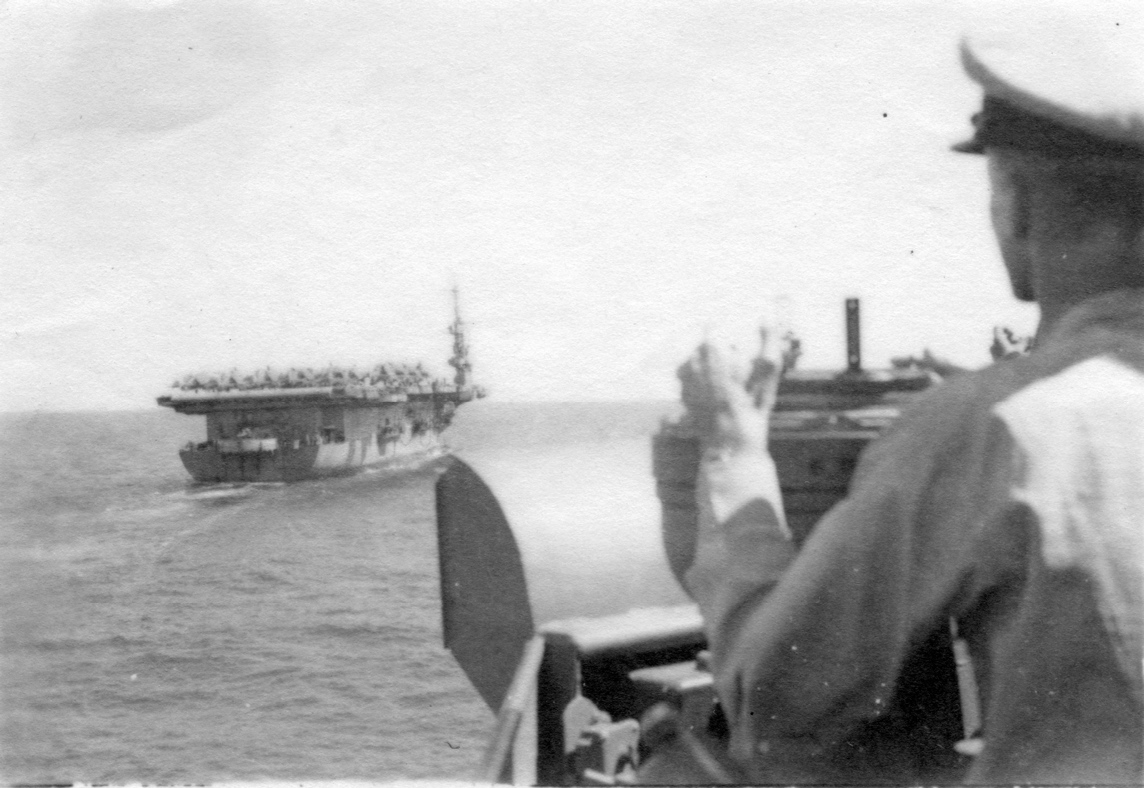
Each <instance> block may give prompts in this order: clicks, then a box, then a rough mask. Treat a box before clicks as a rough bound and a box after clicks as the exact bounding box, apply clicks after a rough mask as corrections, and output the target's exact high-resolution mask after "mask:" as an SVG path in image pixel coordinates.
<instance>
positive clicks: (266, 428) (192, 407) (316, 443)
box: [158, 288, 485, 482]
mask: <svg viewBox="0 0 1144 788" xmlns="http://www.w3.org/2000/svg"><path fill="white" fill-rule="evenodd" d="M453 298H454V304H453V305H454V319H453V323H452V325H450V326H449V333H450V334H452V336H453V355H452V357H451V358H450V359H449V364H450V366H452V367H453V369H454V370H455V374H454V376H453V380H452V382H449V381H447V380H443V379H434V378H432V377H431V376H430V375H429V373H428V372H426V371H425V369H424V368H423V367H422V365H421V364H420V363H418V364H415V365H412V366H409V365H404V364H390V363H383V364H378V365H376V366H375V367H373V368H372V369H370V370H368V371H365V372H360V371H358V370H355V369H341V368H335V367H329V368H327V369H324V370H320V371H317V372H315V371H313V370H297V369H291V370H290V371H289V372H286V373H281V374H274V373H273V372H271V371H270V370H265V371H262V372H259V373H257V374H255V375H246V376H239V375H238V374H237V373H235V372H232V373H227V374H223V375H213V376H205V375H204V376H188V377H187V378H185V379H184V380H183V381H181V382H179V383H177V384H176V385H175V387H174V391H172V392H171V393H169V394H165V395H163V396H161V397H159V398H158V402H159V404H160V405H162V406H164V407H168V408H172V409H174V410H176V411H178V412H179V413H187V414H190V415H205V416H206V417H207V439H206V440H205V441H203V442H201V443H190V444H188V445H187V446H185V447H184V448H183V449H182V450H181V451H180V452H179V457H180V458H181V459H182V461H183V465H185V466H186V468H187V470H188V471H189V472H190V474H191V476H193V477H194V479H195V481H197V482H282V481H295V480H298V479H306V478H312V477H316V476H329V475H336V474H342V473H350V472H353V471H355V470H359V469H361V468H363V467H365V466H374V465H387V464H399V463H411V462H417V461H420V460H427V459H431V458H433V457H435V456H437V455H439V454H441V453H442V451H443V448H442V445H441V433H442V432H444V430H445V428H446V427H448V426H449V424H450V423H451V421H452V419H453V415H454V413H455V412H456V409H457V407H458V406H459V405H461V404H463V403H465V402H469V401H470V400H473V399H476V398H478V397H483V396H485V392H484V390H483V389H481V387H479V386H474V385H473V384H472V383H471V382H470V374H471V369H472V365H471V363H470V361H469V347H468V344H467V342H466V340H465V324H464V322H463V321H462V320H461V314H460V308H459V306H458V303H457V291H456V289H455V288H454V290H453Z"/></svg>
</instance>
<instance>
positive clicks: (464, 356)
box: [449, 286, 473, 388]
mask: <svg viewBox="0 0 1144 788" xmlns="http://www.w3.org/2000/svg"><path fill="white" fill-rule="evenodd" d="M449 333H450V334H452V335H453V355H452V357H451V358H450V359H449V366H451V367H452V368H453V369H455V370H456V371H457V373H456V374H455V375H454V376H453V382H454V383H456V384H457V388H464V387H465V386H466V385H468V382H469V373H470V372H471V371H472V369H473V365H472V363H471V362H470V361H469V343H468V342H466V341H465V321H463V320H461V299H460V293H459V291H458V289H457V287H456V286H454V287H453V324H452V325H450V326H449Z"/></svg>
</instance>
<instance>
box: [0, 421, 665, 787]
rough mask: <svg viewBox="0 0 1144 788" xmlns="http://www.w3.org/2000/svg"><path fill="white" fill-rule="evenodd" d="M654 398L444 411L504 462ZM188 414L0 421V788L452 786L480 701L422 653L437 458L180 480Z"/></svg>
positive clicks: (447, 662)
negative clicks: (307, 476) (444, 782)
mask: <svg viewBox="0 0 1144 788" xmlns="http://www.w3.org/2000/svg"><path fill="white" fill-rule="evenodd" d="M673 411H674V408H673V407H672V406H671V405H670V404H668V403H610V404H574V405H562V404H549V403H546V404H515V403H496V402H487V401H486V402H478V403H472V404H470V405H467V406H465V407H464V408H462V409H461V410H460V412H459V414H458V418H457V422H456V423H455V425H454V426H453V427H452V428H451V429H450V431H449V433H447V439H448V442H449V444H450V445H451V446H453V447H454V448H456V449H457V450H458V451H459V452H460V453H461V454H463V453H464V452H465V450H466V449H470V450H473V449H480V450H494V451H496V452H497V453H498V454H499V455H500V456H501V457H504V456H510V457H511V456H512V453H513V452H514V451H516V450H521V451H522V452H523V451H526V450H528V449H530V448H534V447H536V446H538V445H547V446H549V447H553V448H554V449H555V450H557V451H559V447H560V446H562V445H567V446H569V447H572V446H577V447H580V448H581V449H582V448H583V445H584V444H585V443H607V442H611V441H620V440H631V439H632V438H633V437H638V436H644V435H650V434H651V433H652V432H653V431H654V430H655V428H656V426H657V425H658V423H659V420H660V418H661V417H662V416H664V415H665V414H669V413H672V412H673ZM203 431H204V426H203V423H202V419H201V418H195V417H187V416H180V415H178V414H174V413H171V412H168V411H165V410H161V409H158V408H156V409H155V410H150V411H139V412H115V413H95V412H92V413H43V414H39V413H37V414H0V448H2V449H3V451H2V454H0V473H2V474H3V479H4V480H5V485H4V488H5V493H4V495H3V500H2V501H0V781H2V782H4V783H40V784H42V783H69V782H76V781H82V782H93V783H114V784H123V783H138V782H142V783H168V784H170V783H179V784H186V783H208V782H219V781H225V780H230V781H233V780H243V781H246V780H274V781H283V780H302V779H305V780H331V779H353V780H394V779H402V778H409V779H424V778H430V779H464V778H467V777H468V776H469V775H470V774H471V773H472V772H473V770H474V769H475V768H476V766H477V764H478V763H479V761H480V757H481V754H482V751H483V748H484V746H485V743H486V738H487V735H488V733H489V731H490V730H491V725H492V722H493V717H494V715H493V713H492V711H491V710H489V709H488V708H487V707H486V706H485V705H484V703H483V702H482V701H481V700H480V698H479V697H478V695H477V693H476V691H475V690H473V689H472V687H470V686H469V684H468V682H467V680H466V679H465V677H464V675H463V674H462V673H461V671H460V669H459V668H458V667H457V665H456V663H455V662H454V661H453V659H452V657H451V655H450V654H449V652H448V651H446V650H445V649H444V647H443V646H442V644H441V626H440V613H439V592H438V585H437V584H438V576H437V554H436V532H435V530H434V508H433V483H434V481H435V479H436V474H437V472H438V470H439V463H438V464H434V465H432V466H430V467H425V468H420V469H405V470H399V471H386V472H376V471H375V472H371V471H366V472H363V473H360V474H357V475H355V476H352V477H345V478H338V479H327V480H315V481H307V482H299V483H295V484H290V485H246V486H226V485H213V486H198V485H194V484H191V483H190V481H189V477H188V476H187V475H186V473H185V471H184V470H183V468H182V465H181V464H180V462H179V459H178V456H177V448H178V447H179V446H180V445H182V444H183V443H185V442H186V441H187V440H191V439H201V434H202V432H203Z"/></svg>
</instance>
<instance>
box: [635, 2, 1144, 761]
mask: <svg viewBox="0 0 1144 788" xmlns="http://www.w3.org/2000/svg"><path fill="white" fill-rule="evenodd" d="M1122 21H1125V22H1126V21H1127V20H1116V19H1108V20H1107V22H1106V23H1105V24H1104V25H1103V27H1102V29H1101V30H1099V31H1098V32H1097V35H1095V36H1093V37H1090V38H1087V39H1086V38H1085V36H1084V35H1083V34H1074V33H1075V31H1068V35H1066V36H1065V37H1064V39H1063V40H1055V39H1050V37H1048V36H1046V35H1045V31H1041V30H1029V31H1027V32H1028V36H1027V37H1025V38H1023V37H1022V36H1021V35H1019V34H1017V35H1011V36H1008V37H1000V38H994V39H986V38H977V39H975V38H969V39H967V40H966V41H965V42H964V43H963V46H962V53H961V54H962V61H963V63H964V66H965V69H966V71H967V72H968V74H969V76H970V77H971V78H972V79H973V80H975V81H976V82H977V83H979V84H980V86H981V87H982V88H983V90H984V103H983V107H982V110H981V112H980V113H979V114H978V115H977V116H975V118H974V125H975V128H976V132H975V134H974V136H973V138H972V139H971V140H970V141H968V142H967V143H964V144H962V145H960V146H958V148H957V149H958V150H961V151H964V152H967V153H974V154H980V155H984V157H985V159H986V161H987V165H988V172H989V182H990V185H991V190H992V198H991V213H992V219H993V225H994V229H995V233H996V237H997V240H998V243H999V245H1000V250H1001V256H1002V258H1003V261H1004V264H1005V267H1006V269H1007V271H1008V274H1009V279H1010V282H1011V284H1012V289H1013V292H1014V293H1015V295H1016V296H1017V297H1018V298H1019V299H1022V300H1026V301H1035V302H1036V303H1037V304H1038V305H1039V308H1040V313H1041V318H1040V324H1039V328H1038V331H1037V336H1036V341H1035V347H1034V349H1033V351H1032V352H1031V353H1030V354H1028V355H1027V356H1023V357H1020V358H1016V359H1006V360H1003V361H1001V362H999V363H996V364H994V365H993V366H991V367H988V368H986V369H984V370H981V371H979V372H975V373H967V374H964V375H960V376H958V377H956V378H954V379H950V380H949V381H948V382H947V383H945V384H943V385H942V386H940V387H939V388H938V389H937V390H935V391H934V392H933V393H932V394H928V395H926V396H925V397H924V398H922V400H921V401H920V402H919V403H918V404H917V406H916V407H914V408H912V409H911V411H910V412H908V413H907V414H905V415H904V416H903V417H902V419H901V420H900V421H899V423H898V424H897V425H896V426H895V428H894V429H893V430H891V431H890V433H889V434H887V435H886V436H885V437H884V438H883V439H882V440H880V441H879V442H877V443H876V444H874V445H873V446H872V447H871V449H870V450H869V451H868V452H867V453H866V455H865V456H864V457H863V459H862V462H861V463H860V467H859V469H858V472H857V474H856V476H855V479H854V481H853V483H852V486H851V489H850V493H849V495H848V497H847V498H846V499H845V500H844V501H843V502H842V503H840V504H839V505H838V506H837V507H836V508H835V509H833V510H832V511H831V512H830V513H829V514H828V515H827V516H826V517H825V518H824V519H823V520H822V521H821V522H820V523H819V524H818V526H817V527H816V529H815V531H814V532H813V534H812V535H811V537H810V538H809V539H808V541H807V542H806V543H805V545H804V546H803V548H802V550H801V552H799V553H798V554H797V555H796V554H795V552H794V550H793V548H792V547H791V545H790V541H789V539H788V537H787V534H786V529H785V526H784V522H783V512H782V503H781V499H780V493H779V488H778V483H777V479H776V474H775V469H774V463H773V462H772V460H771V457H770V455H769V453H768V450H767V445H766V434H767V421H768V418H769V414H770V407H771V405H772V404H773V392H774V387H775V380H774V378H775V377H777V376H776V375H775V374H774V370H775V369H777V363H776V364H772V365H770V369H771V373H772V374H771V380H770V381H769V387H768V388H767V389H766V390H767V391H768V392H769V393H768V395H766V396H763V397H762V398H761V404H760V399H759V398H756V397H751V396H748V395H747V394H746V392H745V390H744V385H743V378H742V376H741V375H740V374H739V373H738V372H737V371H736V370H734V369H733V368H732V367H731V365H730V364H729V362H728V360H727V357H726V355H725V354H721V353H720V352H719V350H718V349H716V348H713V347H709V346H704V347H702V348H700V350H699V351H698V352H697V353H696V354H695V355H694V356H693V357H692V358H691V359H690V360H689V361H688V362H687V363H686V364H685V365H684V366H683V367H682V368H681V369H680V378H681V380H682V384H683V399H684V403H685V405H686V406H687V407H688V410H689V413H690V415H691V417H692V419H693V421H694V422H695V423H696V424H699V425H701V430H702V432H701V441H702V444H703V446H704V450H705V451H704V456H703V461H702V463H701V470H700V479H699V493H698V496H699V499H700V500H699V504H700V510H701V513H702V514H701V527H700V536H699V539H698V544H697V550H696V560H695V564H694V566H693V567H692V568H691V570H690V572H689V574H688V585H689V588H690V590H691V592H692V594H693V595H694V596H695V598H696V599H697V601H698V602H699V605H700V608H701V610H702V612H703V614H704V619H705V623H706V628H707V632H708V638H709V642H710V646H711V649H712V655H713V669H714V672H715V680H716V687H717V690H718V694H719V697H720V700H721V702H722V705H723V709H724V711H725V714H726V717H727V720H728V723H729V727H730V731H731V743H730V754H731V756H732V758H733V760H734V762H735V763H736V764H737V766H738V768H739V769H740V775H741V776H742V778H743V780H744V781H747V782H752V783H788V784H789V783H798V782H813V783H820V784H821V783H847V784H855V783H861V782H878V783H909V782H915V781H918V780H929V781H939V780H957V781H965V782H969V783H979V784H980V783H986V784H1012V783H1030V782H1033V783H1067V784H1076V783H1105V784H1107V783H1116V784H1122V783H1133V784H1141V782H1142V781H1144V766H1142V761H1144V752H1142V751H1144V725H1142V690H1141V684H1142V678H1141V673H1142V656H1141V618H1142V615H1144V614H1142V609H1141V595H1142V590H1144V578H1142V576H1141V571H1142V565H1144V547H1142V543H1144V290H1142V289H1141V288H1142V287H1144V230H1142V228H1144V84H1142V82H1141V80H1142V78H1144V65H1142V64H1144V61H1142V59H1141V53H1142V52H1144V41H1141V39H1140V38H1139V30H1138V29H1132V28H1130V27H1129V26H1128V25H1127V24H1121V22H1122ZM1086 41H1088V42H1090V43H1089V44H1086ZM1086 47H1088V48H1086ZM951 621H952V622H954V624H955V625H956V627H957V628H958V631H959V633H960V635H961V636H962V637H963V638H964V639H965V641H966V642H967V643H968V650H969V654H970V655H971V656H972V661H973V664H974V666H975V679H976V681H975V685H976V686H975V687H974V688H973V691H974V693H976V695H977V697H975V698H969V699H967V701H968V705H977V706H979V708H980V715H979V726H978V724H977V721H976V719H975V722H974V727H975V728H976V727H979V730H974V731H973V732H972V733H973V734H974V735H973V736H972V737H971V738H967V739H965V740H963V741H961V742H959V743H958V745H957V749H958V750H959V751H960V752H959V753H958V754H957V757H959V758H960V759H961V761H962V762H961V764H960V765H959V767H958V769H960V771H959V770H955V771H943V769H944V768H945V767H946V766H948V765H949V762H948V761H947V760H945V759H943V758H942V757H939V756H937V755H935V754H934V751H933V749H932V747H929V746H928V745H927V746H922V747H918V746H915V745H916V744H917V743H918V740H919V739H924V738H925V736H924V735H921V734H924V732H925V730H926V729H927V726H928V724H929V723H928V722H927V719H926V714H927V713H929V714H932V716H933V725H934V726H935V727H942V726H945V725H947V724H948V716H949V711H950V710H949V708H948V703H947V702H946V700H945V698H946V697H947V696H946V695H944V694H943V693H941V692H935V698H934V700H933V701H932V704H931V707H930V708H928V709H927V708H926V703H925V698H924V692H923V697H922V706H921V716H920V717H918V716H915V718H914V722H913V727H912V729H911V730H903V729H902V728H901V726H897V727H895V726H894V725H892V724H890V725H884V724H883V723H885V722H887V721H889V720H892V719H894V718H895V708H896V707H897V706H898V705H899V704H900V702H901V699H902V697H903V695H906V694H910V693H909V692H908V690H909V689H910V688H911V687H913V688H916V687H917V677H916V676H913V675H911V671H912V670H913V667H912V666H913V665H914V664H915V663H916V660H915V657H916V656H917V651H918V649H919V648H920V644H924V643H926V642H928V641H929V640H930V639H932V637H933V636H934V635H935V633H940V632H941V631H943V629H945V628H947V627H948V626H949V625H950V622H951ZM913 697H914V698H915V699H916V698H917V693H916V692H914V693H913ZM965 713H968V710H965ZM976 716H977V715H975V717H976ZM937 761H941V763H937ZM676 774H677V776H678V777H679V778H680V779H686V776H685V775H684V774H683V773H682V772H678V773H676ZM650 776H651V777H652V778H653V779H668V778H669V777H670V769H669V770H667V771H663V770H660V771H656V772H654V773H653V774H652V775H650Z"/></svg>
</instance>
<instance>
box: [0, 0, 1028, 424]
mask: <svg viewBox="0 0 1144 788" xmlns="http://www.w3.org/2000/svg"><path fill="white" fill-rule="evenodd" d="M996 6H997V4H996V3H992V2H990V3H984V4H983V3H978V4H966V3H956V2H950V0H943V2H936V3H922V2H909V3H893V2H885V1H884V0H879V1H878V2H869V3H857V2H846V3H837V2H813V3H804V2H800V3H789V2H760V1H759V0H752V1H751V2H695V0H687V2H625V1H624V0H606V2H595V3H594V2H553V0H544V1H543V2H485V1H484V0H467V1H465V2H461V1H460V0H457V1H456V2H437V3H430V2H410V1H409V0H401V1H400V2H383V1H381V0H363V1H362V2H354V1H351V0H329V1H328V2H326V1H324V2H303V1H302V0H288V1H287V0H283V1H282V2H271V1H267V2H263V1H262V0H189V1H188V2H150V1H149V0H130V1H128V0H98V1H96V0H75V1H74V2H65V3H32V2H24V1H23V0H13V1H12V2H9V4H8V5H7V6H5V8H4V10H3V15H4V17H3V19H2V20H0V22H2V24H3V30H4V32H3V42H2V51H0V108H2V113H3V117H2V124H0V134H2V142H0V145H2V147H0V210H2V215H3V217H4V226H3V231H2V233H0V267H2V277H3V279H2V292H3V298H4V301H5V304H4V310H3V317H2V318H0V319H2V320H3V321H4V323H3V337H2V340H0V365H2V367H3V369H4V378H3V382H2V383H0V408H3V409H8V410H29V409H44V410H61V409H84V408H147V407H153V404H154V399H153V398H154V396H156V395H157V394H160V393H162V391H163V389H164V388H165V387H166V386H167V385H169V383H170V382H171V380H172V379H174V378H176V377H180V376H182V375H183V374H185V373H188V372H195V371H200V370H208V371H210V370H220V369H227V368H230V367H239V368H240V369H254V368H258V367H261V366H265V365H267V364H270V365H273V366H276V367H280V368H283V367H288V366H290V365H312V366H318V365H325V364H327V363H330V362H335V363H342V364H360V365H366V364H373V363H376V362H378V361H382V360H410V361H414V360H423V361H425V362H428V364H429V366H431V367H435V368H436V369H437V370H439V371H442V372H444V371H445V369H446V367H445V365H444V362H445V360H446V358H447V356H448V352H449V337H448V335H447V334H446V333H445V326H446V324H447V323H448V321H449V319H450V317H451V315H450V310H451V304H450V296H449V292H448V290H449V287H450V286H451V285H453V284H454V283H456V284H457V285H458V286H459V287H460V288H461V299H462V307H463V309H464V312H465V316H466V317H467V318H468V319H469V320H470V321H471V323H472V337H471V342H472V347H473V354H474V364H475V373H476V376H477V378H478V380H479V381H481V382H483V383H485V384H486V385H487V386H488V387H489V389H490V390H491V392H492V394H493V396H495V397H497V398H500V399H504V400H527V399H558V400H578V399H632V398H673V397H675V396H677V384H676V381H675V379H674V369H675V367H676V366H677V365H678V364H679V363H680V362H681V361H682V360H683V358H684V357H685V356H686V355H687V354H688V352H690V350H691V349H692V348H693V347H694V345H695V344H696V343H697V342H698V341H699V340H700V339H701V338H702V336H703V335H704V332H705V331H707V332H712V333H715V334H717V335H725V334H730V333H734V332H736V331H737V332H739V334H740V335H742V334H743V333H744V332H746V331H747V330H748V327H749V326H751V324H752V323H754V322H756V321H757V320H758V318H759V316H760V315H762V314H763V313H764V312H765V311H767V309H768V308H770V309H772V310H775V311H778V312H779V313H780V315H779V316H780V317H781V318H782V319H784V320H785V321H786V322H787V323H789V324H791V325H792V326H793V327H794V328H795V330H796V331H797V332H798V333H799V334H800V335H801V336H802V338H803V344H804V348H805V349H806V351H807V352H806V355H805V356H804V363H805V365H807V366H819V367H823V366H825V367H831V366H841V365H843V364H844V352H843V340H842V299H843V298H844V297H846V296H848V295H857V296H860V297H861V298H862V299H863V317H864V329H865V351H866V360H867V363H868V365H871V366H877V365H885V364H886V363H887V361H888V359H889V358H890V357H891V356H894V355H902V354H909V353H920V351H921V350H922V348H923V347H927V346H928V347H929V348H931V349H932V350H933V351H935V352H937V353H939V354H943V355H946V356H948V357H950V358H951V359H953V360H955V361H958V362H961V363H964V364H970V365H980V364H984V363H985V362H986V361H987V360H988V345H989V341H990V338H991V329H992V327H993V326H994V325H996V324H1007V325H1010V326H1013V327H1014V328H1017V329H1018V330H1022V331H1028V330H1031V328H1032V326H1033V325H1034V323H1035V312H1033V311H1032V310H1031V308H1029V307H1027V306H1023V305H1019V304H1017V303H1016V302H1015V301H1014V300H1013V299H1012V297H1011V296H1010V295H1009V292H1008V287H1007V285H1006V282H1005V279H1004V276H1003V274H1002V271H1001V267H1000V263H999V259H998V256H997V253H996V251H995V247H994V244H993V241H992V237H991V235H990V230H989V225H988V219H987V213H986V199H987V188H986V182H985V172H984V162H983V161H982V160H981V158H980V157H974V156H965V155H958V154H954V153H951V152H950V151H949V146H950V144H951V143H953V142H956V141H958V140H959V139H961V138H964V137H965V136H967V135H968V132H969V128H970V126H969V116H970V115H971V114H972V112H973V111H974V110H975V109H976V108H977V105H978V103H979V100H980V96H979V89H978V88H977V87H976V86H975V85H974V84H972V83H971V82H970V81H969V80H968V79H967V78H966V77H964V75H963V74H962V71H961V68H960V65H959V62H958V58H957V41H958V38H959V36H960V34H961V32H963V31H964V30H965V28H966V27H967V25H968V24H970V23H973V22H974V21H975V20H979V18H980V17H982V16H985V15H987V14H986V9H991V10H990V11H989V15H992V16H1002V17H1003V16H1006V15H1011V14H1018V15H1020V14H1021V13H1022V11H1021V6H1013V5H1012V4H1010V5H1008V6H1006V7H1005V9H1006V10H1004V11H997V10H996ZM768 305H770V306H769V307H768Z"/></svg>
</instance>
